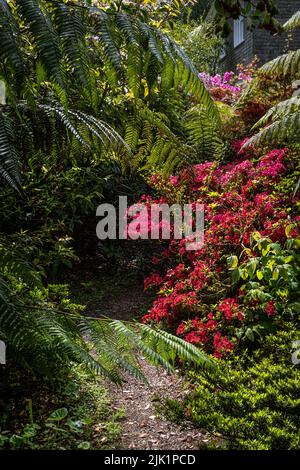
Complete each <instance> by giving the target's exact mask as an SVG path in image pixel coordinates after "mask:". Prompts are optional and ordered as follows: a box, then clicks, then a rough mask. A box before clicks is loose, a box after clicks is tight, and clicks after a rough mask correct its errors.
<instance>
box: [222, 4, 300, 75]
mask: <svg viewBox="0 0 300 470" xmlns="http://www.w3.org/2000/svg"><path fill="white" fill-rule="evenodd" d="M277 5H278V10H279V14H278V15H277V19H278V21H280V23H282V24H283V23H285V22H286V21H287V20H288V19H289V18H290V17H291V16H292V15H293V14H294V13H295V12H296V11H297V10H300V0H277ZM232 26H233V22H232ZM296 49H300V29H297V30H295V31H291V32H289V33H282V34H278V35H272V34H271V33H270V32H269V31H267V30H265V29H258V28H257V29H255V30H254V31H253V32H252V31H250V30H249V29H248V28H247V26H246V25H245V40H244V42H243V43H241V44H240V45H239V46H238V47H236V48H234V47H233V35H232V34H230V36H229V37H228V39H227V41H226V56H225V58H224V59H222V61H221V65H222V68H223V69H224V70H235V69H236V65H237V64H239V63H245V64H248V63H249V62H251V60H252V59H253V57H254V56H255V55H257V56H258V58H259V64H260V65H262V64H264V63H265V62H268V61H269V60H272V59H274V58H275V57H277V56H278V55H280V54H284V53H285V52H288V51H289V50H296Z"/></svg>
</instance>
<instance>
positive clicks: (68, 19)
mask: <svg viewBox="0 0 300 470" xmlns="http://www.w3.org/2000/svg"><path fill="white" fill-rule="evenodd" d="M53 11H54V20H53V22H54V25H55V27H56V29H57V33H58V35H59V38H60V41H61V43H62V51H63V54H64V56H65V57H66V60H67V63H68V65H69V66H70V67H71V69H72V73H74V75H75V76H76V77H77V78H78V79H79V80H80V81H81V82H82V84H83V85H84V86H87V85H88V81H89V80H88V63H87V60H86V57H87V49H86V44H85V34H86V24H85V22H84V21H83V17H82V15H79V13H78V12H77V11H76V9H71V8H70V7H68V6H67V5H66V4H65V3H62V2H55V3H54V6H53Z"/></svg>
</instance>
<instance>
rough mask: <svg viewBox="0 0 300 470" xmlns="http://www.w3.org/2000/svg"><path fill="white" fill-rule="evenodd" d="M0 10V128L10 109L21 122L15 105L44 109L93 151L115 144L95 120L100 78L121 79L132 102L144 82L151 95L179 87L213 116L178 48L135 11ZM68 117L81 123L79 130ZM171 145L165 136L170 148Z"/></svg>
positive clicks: (28, 6) (11, 178) (0, 160)
mask: <svg viewBox="0 0 300 470" xmlns="http://www.w3.org/2000/svg"><path fill="white" fill-rule="evenodd" d="M0 13H1V15H0V58H2V59H3V60H2V63H1V64H0V78H1V76H2V77H3V78H4V80H5V83H6V88H7V103H8V107H6V108H5V109H4V108H2V110H1V111H2V117H3V118H2V119H1V122H0V125H1V126H4V124H3V123H4V122H7V119H6V118H5V116H4V115H6V114H7V112H8V113H10V114H13V113H15V119H12V120H11V124H12V126H13V127H14V126H15V127H16V128H18V129H19V128H20V125H19V123H20V118H21V126H23V127H24V120H23V117H22V114H20V109H22V108H23V109H25V108H26V107H27V108H31V110H33V112H34V113H36V112H37V110H42V109H43V110H44V111H45V112H48V114H49V113H50V112H51V113H52V114H53V115H55V116H56V118H57V119H59V120H60V122H61V123H62V124H64V125H65V126H66V128H67V129H68V130H69V132H70V133H71V134H72V135H73V137H74V138H75V139H77V140H78V141H79V142H81V143H83V142H85V141H86V140H87V139H86V137H87V136H88V137H91V139H90V138H89V139H88V140H89V142H85V143H87V144H88V145H89V146H90V148H93V150H94V151H96V152H98V150H99V142H102V143H103V145H104V148H105V147H106V144H107V142H110V143H113V142H114V143H116V142H120V141H121V139H120V138H119V136H118V134H117V132H116V131H114V130H113V128H112V126H111V125H109V124H108V123H107V122H104V121H103V120H102V121H100V119H99V116H101V114H102V109H101V107H102V106H103V104H104V101H105V93H106V91H104V92H103V96H102V97H101V98H99V95H100V93H99V90H98V89H97V80H98V78H97V77H99V76H100V77H101V80H102V81H103V82H105V83H106V85H105V90H107V89H109V88H110V87H111V86H112V84H114V86H116V87H117V86H122V87H123V86H124V85H125V86H126V87H128V89H129V91H130V92H131V93H132V95H133V96H134V97H135V99H137V100H138V99H143V98H144V95H145V90H146V88H147V89H148V92H149V93H150V94H151V93H153V92H154V90H159V91H160V92H161V93H162V94H164V93H165V92H166V90H170V89H174V90H177V89H179V88H180V89H184V90H185V91H186V92H188V93H189V94H190V96H191V97H193V100H194V101H196V102H198V103H199V104H201V105H202V106H203V107H205V109H206V113H207V115H208V116H209V118H210V119H211V121H217V120H218V119H219V117H218V110H217V108H216V106H215V104H214V102H213V101H212V99H211V97H210V95H209V93H208V91H207V90H206V89H205V86H204V85H203V83H202V81H201V80H200V79H199V77H198V73H197V70H196V69H195V67H194V66H193V64H192V62H191V61H190V59H189V57H188V56H187V55H186V54H185V52H184V51H183V50H182V49H181V48H180V47H179V46H178V44H176V42H175V41H174V40H172V39H171V38H169V37H168V36H167V35H166V34H165V33H163V32H162V31H160V30H158V29H157V28H154V27H150V26H149V25H147V24H146V23H144V22H142V21H140V20H139V19H138V18H137V17H135V16H131V15H129V14H126V13H124V12H113V11H110V12H109V14H108V13H107V12H106V11H104V10H103V9H101V8H97V7H89V6H84V5H82V4H80V3H75V2H68V3H66V2H63V1H59V0H49V1H46V0H13V1H11V2H8V1H6V0H0ZM145 83H146V85H145ZM118 93H120V91H119V90H118ZM75 100H76V102H77V101H78V100H79V103H80V106H79V108H77V111H75V112H74V111H72V109H68V108H73V107H74V106H72V105H70V103H71V102H73V101H75ZM57 103H59V104H57ZM99 107H100V109H99ZM145 112H146V111H145ZM74 113H76V114H74ZM92 114H94V116H95V117H93V116H92ZM87 116H88V117H87ZM96 117H97V121H96V120H95V119H96ZM74 120H76V121H77V122H78V121H80V122H81V123H82V124H83V125H84V126H85V130H83V131H82V129H80V126H78V127H77V126H76V125H75V123H74ZM142 121H143V123H141V122H139V123H138V122H137V121H136V125H137V127H138V129H136V130H135V132H136V133H137V132H140V131H141V128H142V127H143V126H144V130H145V129H146V128H145V121H148V122H149V119H146V120H142ZM30 122H31V121H30V120H27V122H26V125H27V130H28V133H27V134H28V135H30V134H31V132H32V131H31V129H30V127H29V126H30ZM41 122H42V121H41ZM130 122H131V123H132V122H133V120H132V118H130ZM159 127H160V129H161V125H160V126H157V128H159ZM86 129H88V133H87V131H86ZM148 129H149V128H148ZM165 130H166V128H165ZM13 131H14V134H15V135H17V132H15V129H13ZM82 132H83V133H84V134H85V135H84V136H83V135H81V134H82ZM0 133H1V144H2V146H1V148H0V152H1V153H0V173H1V175H2V177H3V178H5V180H6V182H7V183H9V184H11V185H13V186H14V187H16V186H17V184H19V183H18V181H19V169H20V164H19V163H18V161H19V160H21V157H18V158H17V153H16V151H15V149H14V146H13V140H12V145H10V146H8V144H7V142H8V140H9V139H7V138H6V137H5V134H6V135H7V128H6V129H5V128H4V127H3V129H0ZM127 134H128V132H127ZM164 134H165V135H164V138H165V136H166V135H167V134H166V133H165V132H164ZM103 135H104V137H105V138H104V139H103ZM16 138H17V140H21V141H22V139H23V137H21V139H19V137H18V136H17V137H16ZM95 138H96V139H95ZM4 142H5V143H4ZM173 143H174V139H173V137H172V139H171V140H170V142H169V144H170V146H171V147H172V146H173ZM148 147H149V146H148ZM10 151H11V153H10V155H9V152H10ZM147 151H148V152H149V148H148V150H147ZM154 153H155V149H154ZM172 154H173V156H174V155H175V149H173V150H172ZM140 155H141V153H139V156H140ZM172 158H173V157H172ZM14 162H15V167H14V168H13V166H12V165H13V163H14ZM17 163H18V164H17ZM4 164H5V165H6V166H5V165H4ZM3 165H4V166H3Z"/></svg>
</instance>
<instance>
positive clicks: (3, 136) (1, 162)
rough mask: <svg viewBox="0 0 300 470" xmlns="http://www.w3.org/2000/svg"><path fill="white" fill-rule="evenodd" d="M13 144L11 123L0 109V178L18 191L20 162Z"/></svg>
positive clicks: (13, 135)
mask: <svg viewBox="0 0 300 470" xmlns="http://www.w3.org/2000/svg"><path fill="white" fill-rule="evenodd" d="M14 143H15V134H14V125H13V121H12V120H11V118H10V117H9V116H8V114H7V113H4V112H2V111H1V109H0V177H1V178H2V179H3V180H4V181H6V182H7V183H8V184H9V185H10V186H12V187H13V188H14V189H16V190H17V191H19V189H20V168H21V162H20V157H19V154H18V152H17V150H16V147H15V145H14Z"/></svg>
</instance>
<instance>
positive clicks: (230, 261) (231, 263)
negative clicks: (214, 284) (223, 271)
mask: <svg viewBox="0 0 300 470" xmlns="http://www.w3.org/2000/svg"><path fill="white" fill-rule="evenodd" d="M238 264H239V260H238V257H237V256H228V258H227V266H228V267H229V268H230V269H234V268H236V267H237V266H238Z"/></svg>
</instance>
